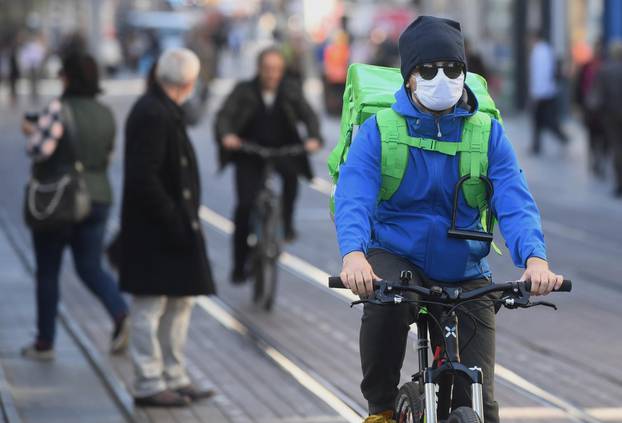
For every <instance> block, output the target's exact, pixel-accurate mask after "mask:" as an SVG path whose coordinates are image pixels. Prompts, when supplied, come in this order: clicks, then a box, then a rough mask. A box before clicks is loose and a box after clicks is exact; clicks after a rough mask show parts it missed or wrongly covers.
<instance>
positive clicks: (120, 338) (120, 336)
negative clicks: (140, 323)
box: [110, 315, 130, 354]
mask: <svg viewBox="0 0 622 423" xmlns="http://www.w3.org/2000/svg"><path fill="white" fill-rule="evenodd" d="M129 340H130V322H129V319H128V317H127V315H125V316H122V317H121V318H119V319H117V322H116V323H115V325H114V331H113V332H112V341H111V342H110V352H111V353H112V354H122V353H124V352H125V350H126V349H127V346H128V344H129Z"/></svg>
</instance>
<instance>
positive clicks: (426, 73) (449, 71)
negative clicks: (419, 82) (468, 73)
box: [415, 63, 464, 81]
mask: <svg viewBox="0 0 622 423" xmlns="http://www.w3.org/2000/svg"><path fill="white" fill-rule="evenodd" d="M439 69H443V72H445V75H447V78H449V79H456V78H458V77H459V76H460V75H461V74H462V72H463V71H464V65H462V64H461V63H448V64H446V65H440V66H439V65H432V66H430V65H425V66H417V68H416V69H415V71H416V72H418V73H419V75H421V77H422V78H423V79H425V80H427V81H429V80H431V79H434V78H435V77H436V74H437V73H438V70H439Z"/></svg>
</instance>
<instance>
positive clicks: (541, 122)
mask: <svg viewBox="0 0 622 423" xmlns="http://www.w3.org/2000/svg"><path fill="white" fill-rule="evenodd" d="M533 113H534V114H533V143H532V145H531V150H532V152H533V153H536V154H538V153H540V150H541V148H542V142H541V137H542V130H543V129H549V130H551V131H552V132H553V133H554V134H555V136H556V137H557V138H558V139H559V141H560V142H561V143H562V144H566V143H567V142H568V137H567V136H566V134H565V133H564V131H562V128H561V126H560V124H559V116H558V114H557V104H556V98H555V97H553V98H547V99H542V100H538V101H536V103H535V107H534V111H533Z"/></svg>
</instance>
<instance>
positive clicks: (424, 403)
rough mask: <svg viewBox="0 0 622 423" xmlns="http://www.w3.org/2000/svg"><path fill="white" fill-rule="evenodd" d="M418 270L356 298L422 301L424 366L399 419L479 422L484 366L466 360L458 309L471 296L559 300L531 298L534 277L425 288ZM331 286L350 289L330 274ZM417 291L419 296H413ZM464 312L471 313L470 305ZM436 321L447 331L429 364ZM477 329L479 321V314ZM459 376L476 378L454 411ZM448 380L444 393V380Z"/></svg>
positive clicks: (400, 422)
mask: <svg viewBox="0 0 622 423" xmlns="http://www.w3.org/2000/svg"><path fill="white" fill-rule="evenodd" d="M412 279H413V275H412V273H411V272H409V271H408V272H402V275H401V278H400V281H399V282H390V281H378V282H375V283H374V293H373V295H372V296H371V297H370V298H369V299H362V300H360V301H355V302H354V303H352V305H354V304H360V303H365V302H370V303H374V304H381V305H388V304H401V303H407V304H416V305H418V306H419V315H418V316H419V317H418V319H417V337H418V341H417V348H416V349H417V354H418V358H419V371H418V372H417V373H415V374H414V375H413V377H412V381H411V382H407V383H405V384H404V385H402V387H401V388H400V389H399V392H398V395H397V398H396V400H395V418H396V421H397V423H421V422H425V423H436V422H437V421H441V420H446V421H447V422H448V423H478V422H482V423H483V422H484V405H483V394H482V392H483V388H482V380H483V379H482V371H481V369H480V368H478V367H471V368H468V367H467V366H465V365H464V364H462V363H461V362H460V348H459V343H458V340H459V334H458V315H457V314H456V310H457V309H460V308H461V307H460V306H461V305H462V304H464V303H466V302H470V301H491V302H494V303H498V304H501V305H503V306H505V307H506V308H509V309H516V308H529V307H534V306H539V305H542V306H548V307H551V308H554V309H555V310H557V307H556V306H555V304H552V303H549V302H545V301H537V302H531V300H530V294H529V291H530V289H531V282H522V281H517V282H506V283H503V284H492V283H491V284H490V285H488V286H485V287H482V288H478V289H474V290H472V291H463V290H462V288H460V287H459V286H457V287H455V288H454V287H451V288H446V287H445V288H441V287H438V286H433V287H431V288H425V287H422V286H417V285H409V283H410V282H411V280H412ZM328 285H329V287H331V288H345V286H344V285H343V283H342V281H341V278H339V277H330V278H329V281H328ZM571 289H572V282H571V281H569V280H565V281H564V282H563V284H562V285H561V287H560V289H559V290H558V291H560V292H561V291H565V292H570V290H571ZM493 292H494V293H501V295H500V297H499V298H496V299H489V298H483V297H484V296H485V295H486V294H490V293H493ZM411 293H414V294H417V295H418V296H419V298H417V299H411V298H410V296H411ZM431 304H438V305H442V306H443V307H444V308H445V310H444V311H443V313H442V314H441V318H440V319H438V320H436V319H429V317H430V315H429V313H428V312H427V309H426V307H425V306H426V305H431ZM461 311H462V312H464V313H466V314H467V315H469V312H468V311H467V310H464V308H462V309H461ZM430 321H432V322H433V323H435V324H437V325H438V328H439V330H440V332H441V333H442V334H443V335H444V336H443V337H442V338H443V340H444V341H443V343H444V345H442V346H440V349H439V350H438V351H435V354H434V361H433V364H432V365H431V366H430V365H429V364H428V350H429V345H430V341H429V338H428V323H429V322H430ZM473 322H474V324H475V328H476V330H477V320H476V319H473ZM455 376H458V377H463V378H466V380H467V381H469V382H470V383H471V399H472V405H471V407H458V408H456V409H455V410H450V407H451V391H452V384H453V378H454V377H455ZM441 380H442V381H444V382H446V381H449V383H444V384H443V388H444V389H441V390H440V391H439V392H438V395H437V386H438V385H439V382H441Z"/></svg>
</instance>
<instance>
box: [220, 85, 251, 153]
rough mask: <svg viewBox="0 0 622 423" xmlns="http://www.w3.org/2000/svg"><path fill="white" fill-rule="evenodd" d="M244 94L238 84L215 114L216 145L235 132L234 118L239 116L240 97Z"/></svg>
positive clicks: (242, 88)
mask: <svg viewBox="0 0 622 423" xmlns="http://www.w3.org/2000/svg"><path fill="white" fill-rule="evenodd" d="M243 93H244V86H243V84H242V83H238V84H237V85H236V86H235V87H234V88H233V91H231V93H230V94H229V96H228V97H227V98H226V100H225V102H224V103H223V105H222V107H221V108H220V110H219V111H218V113H217V114H216V122H215V124H214V129H215V133H216V142H217V143H218V145H220V143H221V142H222V138H223V137H224V136H225V135H227V134H232V133H235V132H236V128H237V125H236V124H235V122H236V118H237V117H238V115H239V107H240V103H241V97H242V95H243Z"/></svg>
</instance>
